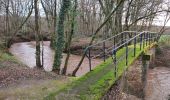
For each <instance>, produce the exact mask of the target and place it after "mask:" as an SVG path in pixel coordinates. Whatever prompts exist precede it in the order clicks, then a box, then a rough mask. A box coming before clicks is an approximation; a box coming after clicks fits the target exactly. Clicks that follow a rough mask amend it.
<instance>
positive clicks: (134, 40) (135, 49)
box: [134, 32, 136, 57]
mask: <svg viewBox="0 0 170 100" xmlns="http://www.w3.org/2000/svg"><path fill="white" fill-rule="evenodd" d="M134 57H136V32H135V39H134Z"/></svg>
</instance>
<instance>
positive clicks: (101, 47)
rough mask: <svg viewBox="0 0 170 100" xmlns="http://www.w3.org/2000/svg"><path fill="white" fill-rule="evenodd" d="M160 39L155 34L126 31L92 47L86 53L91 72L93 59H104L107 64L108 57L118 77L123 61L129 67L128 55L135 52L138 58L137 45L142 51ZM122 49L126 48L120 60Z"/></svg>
mask: <svg viewBox="0 0 170 100" xmlns="http://www.w3.org/2000/svg"><path fill="white" fill-rule="evenodd" d="M158 37H159V34H158V33H154V32H147V31H146V32H135V31H125V32H121V33H119V34H117V35H115V36H113V37H110V38H108V39H106V40H103V41H101V42H98V43H96V44H93V45H90V46H88V47H87V48H86V49H85V51H84V52H85V54H86V57H87V58H88V60H89V69H90V71H91V70H92V59H95V58H103V61H104V62H105V61H106V59H107V58H108V57H112V59H113V64H114V68H115V75H117V65H118V63H120V61H121V60H122V59H125V60H126V61H125V62H126V65H128V63H129V62H128V55H129V53H131V52H133V55H134V57H135V56H136V46H137V44H138V45H139V46H140V50H142V49H144V48H145V46H148V45H151V43H153V42H155V41H156V40H157V39H158ZM129 45H132V46H133V47H132V48H129ZM121 48H125V53H123V54H122V55H121V56H120V57H119V58H118V56H117V52H118V50H119V49H121ZM95 51H98V52H99V53H96V52H95Z"/></svg>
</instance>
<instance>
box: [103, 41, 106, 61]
mask: <svg viewBox="0 0 170 100" xmlns="http://www.w3.org/2000/svg"><path fill="white" fill-rule="evenodd" d="M105 51H106V43H105V42H103V56H104V57H103V60H104V62H105V61H106V52H105Z"/></svg>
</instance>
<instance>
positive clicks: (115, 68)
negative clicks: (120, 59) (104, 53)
mask: <svg viewBox="0 0 170 100" xmlns="http://www.w3.org/2000/svg"><path fill="white" fill-rule="evenodd" d="M113 56H114V57H113V63H114V75H115V77H116V78H117V57H116V56H117V50H116V49H115V47H114V50H113Z"/></svg>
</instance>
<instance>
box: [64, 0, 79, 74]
mask: <svg viewBox="0 0 170 100" xmlns="http://www.w3.org/2000/svg"><path fill="white" fill-rule="evenodd" d="M76 10H77V0H75V4H74V10H73V17H72V23H71V33H70V35H69V38H68V41H67V46H66V47H67V57H66V60H65V65H64V69H63V74H64V75H65V74H66V72H67V67H68V61H69V58H70V45H71V41H72V36H73V34H74V32H75V18H76V12H77V11H76Z"/></svg>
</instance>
